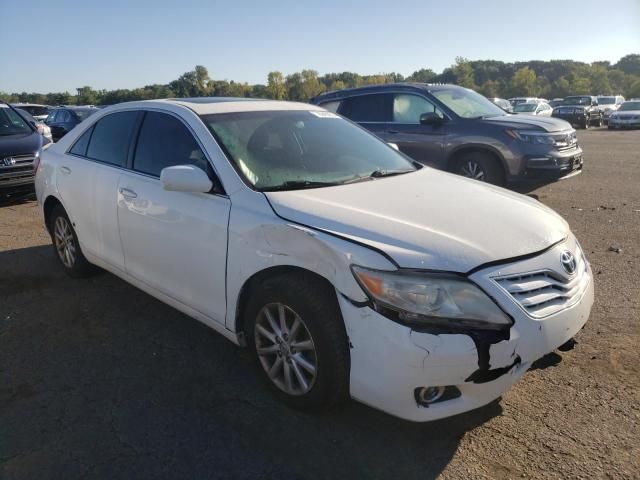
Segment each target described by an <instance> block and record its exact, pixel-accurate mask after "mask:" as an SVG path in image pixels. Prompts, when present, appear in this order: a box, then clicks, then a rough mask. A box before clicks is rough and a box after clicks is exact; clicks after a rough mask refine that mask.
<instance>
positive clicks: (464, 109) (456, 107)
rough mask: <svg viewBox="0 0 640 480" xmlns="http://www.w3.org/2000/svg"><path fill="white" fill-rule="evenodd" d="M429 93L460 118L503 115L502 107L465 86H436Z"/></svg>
mask: <svg viewBox="0 0 640 480" xmlns="http://www.w3.org/2000/svg"><path fill="white" fill-rule="evenodd" d="M431 95H433V96H434V97H436V98H437V99H438V100H440V101H441V102H442V103H443V104H444V105H445V106H446V107H447V108H449V109H450V110H451V111H453V113H455V114H456V115H458V116H459V117H462V118H487V117H497V116H502V115H504V112H503V111H502V109H501V108H500V107H498V106H496V105H494V104H493V103H492V102H490V101H489V100H487V99H486V97H483V96H482V95H480V94H478V93H476V92H474V91H473V90H468V89H466V88H460V87H457V88H455V87H452V88H438V89H437V90H433V91H432V92H431Z"/></svg>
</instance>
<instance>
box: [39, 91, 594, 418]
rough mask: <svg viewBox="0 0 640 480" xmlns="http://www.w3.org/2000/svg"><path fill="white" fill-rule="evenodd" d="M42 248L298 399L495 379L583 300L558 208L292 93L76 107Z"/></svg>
mask: <svg viewBox="0 0 640 480" xmlns="http://www.w3.org/2000/svg"><path fill="white" fill-rule="evenodd" d="M36 191H37V196H38V202H39V205H40V207H41V210H42V215H43V219H44V222H45V225H46V227H47V229H48V230H49V232H50V234H51V236H52V239H53V245H54V251H55V254H56V256H57V257H58V259H59V260H60V264H61V266H62V267H63V268H64V269H65V270H66V271H67V272H68V273H69V274H70V275H71V276H73V277H82V276H86V275H88V274H91V273H92V272H93V271H94V270H95V269H96V266H98V267H101V268H103V269H105V270H108V271H110V272H112V273H113V274H115V275H117V276H119V277H121V278H123V279H124V280H125V281H127V282H130V283H131V284H133V285H135V286H137V287H139V288H141V289H142V290H144V291H146V292H148V293H149V294H151V295H153V296H155V297H157V298H159V299H160V300H162V301H163V302H166V303H167V304H169V305H172V306H173V307H175V308H177V309H179V310H181V311H182V312H184V313H186V314H187V315H189V316H191V317H193V318H195V319H197V320H199V321H201V322H203V323H205V324H207V325H208V326H210V327H211V328H213V329H214V330H216V331H218V332H220V333H221V334H222V335H224V336H225V337H227V338H228V339H229V340H231V341H232V342H234V343H236V344H238V345H241V346H246V347H248V348H249V349H250V351H251V352H252V354H253V356H254V358H255V361H256V363H257V365H258V366H259V369H260V371H261V372H262V374H263V376H264V378H265V380H266V382H267V383H268V385H269V386H270V388H271V389H272V390H273V392H275V393H276V394H277V395H278V396H279V397H280V398H281V399H283V400H284V401H285V402H287V403H288V404H289V405H292V406H294V407H297V408H303V409H318V408H326V407H328V406H331V405H333V404H335V403H337V402H338V401H340V400H342V399H344V398H346V397H348V396H351V397H353V398H355V399H357V400H360V401H362V402H364V403H366V404H369V405H372V406H374V407H376V408H379V409H381V410H384V411H386V412H388V413H390V414H392V415H396V416H398V417H402V418H405V419H408V420H413V421H426V420H433V419H437V418H442V417H447V416H450V415H454V414H457V413H460V412H464V411H467V410H470V409H474V408H477V407H480V406H482V405H485V404H487V403H489V402H491V401H493V400H494V399H496V398H498V397H500V396H501V395H502V394H503V393H504V392H505V391H506V390H507V389H508V388H509V387H510V386H511V385H513V384H514V383H515V382H516V381H517V380H518V379H519V378H520V377H522V376H523V375H524V373H525V372H526V371H527V369H528V368H529V367H530V366H531V364H532V363H533V362H534V361H535V360H537V359H539V358H541V357H542V356H544V355H546V354H547V353H549V352H551V351H553V350H555V349H556V348H558V347H559V346H561V345H563V344H565V343H567V342H570V340H571V339H572V337H573V336H574V335H575V334H576V333H577V332H578V331H579V330H580V329H581V328H582V326H583V325H584V324H585V322H586V321H587V318H588V317H589V312H590V309H591V305H592V303H593V280H592V274H591V269H590V267H589V263H588V262H587V260H586V258H585V255H584V253H583V251H582V250H581V249H580V246H579V244H578V241H577V240H576V238H575V237H574V236H573V235H572V233H571V232H570V230H569V227H568V225H567V223H566V222H565V221H564V220H563V219H562V218H561V217H560V216H558V215H557V214H556V213H554V212H553V211H552V210H550V209H549V208H547V207H545V206H544V205H542V204H541V203H539V202H537V201H536V200H533V199H531V198H528V197H525V196H522V195H518V194H515V193H511V192H509V191H507V190H503V189H500V188H497V187H493V186H490V185H486V184H483V183H480V182H476V181H473V180H468V179H465V178H461V177H458V176H455V175H452V174H449V173H445V172H442V171H438V170H434V169H431V168H428V167H421V166H420V165H419V164H416V163H414V162H412V161H411V160H410V159H408V158H407V157H405V156H404V155H403V154H402V153H400V152H398V151H396V150H394V149H393V148H391V147H390V146H389V145H386V144H385V143H384V142H382V141H380V140H379V139H377V138H376V137H374V136H373V135H371V134H369V133H368V132H366V131H365V130H363V129H361V128H360V127H358V126H356V125H354V124H353V123H351V122H348V121H346V120H344V119H342V118H341V117H339V116H338V115H336V114H333V113H330V112H327V111H326V110H323V109H321V108H319V107H315V106H312V105H306V104H298V103H288V102H275V101H256V100H244V101H243V100H234V99H213V98H212V99H184V100H155V101H146V102H133V103H124V104H120V105H116V106H113V107H109V108H106V109H104V110H101V111H100V112H98V113H96V114H95V115H93V116H91V117H90V118H89V119H88V120H87V121H85V122H83V123H82V124H81V125H79V126H78V127H77V128H75V129H74V130H72V131H71V132H70V133H69V134H68V135H66V136H65V137H64V138H63V139H62V140H60V141H59V142H58V143H57V144H55V145H54V146H52V147H51V148H49V149H47V150H46V151H45V152H43V154H42V160H41V163H40V164H39V167H38V168H37V174H36Z"/></svg>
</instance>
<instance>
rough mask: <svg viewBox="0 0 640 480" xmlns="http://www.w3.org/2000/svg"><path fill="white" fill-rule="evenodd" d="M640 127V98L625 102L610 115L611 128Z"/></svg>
mask: <svg viewBox="0 0 640 480" xmlns="http://www.w3.org/2000/svg"><path fill="white" fill-rule="evenodd" d="M638 127H640V99H637V100H632V101H628V102H624V103H623V104H622V105H621V106H620V108H618V110H616V111H615V112H613V113H612V114H611V116H610V117H609V128H610V129H614V128H638Z"/></svg>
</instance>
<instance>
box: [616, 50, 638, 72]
mask: <svg viewBox="0 0 640 480" xmlns="http://www.w3.org/2000/svg"><path fill="white" fill-rule="evenodd" d="M614 68H616V69H618V70H622V71H623V72H624V73H626V74H627V75H638V76H640V54H637V53H632V54H630V55H625V56H624V57H622V58H621V59H620V60H618V63H616V64H615V65H614Z"/></svg>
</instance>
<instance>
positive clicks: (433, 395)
mask: <svg viewBox="0 0 640 480" xmlns="http://www.w3.org/2000/svg"><path fill="white" fill-rule="evenodd" d="M443 394H444V387H422V388H420V389H419V390H418V402H419V403H421V404H423V405H428V404H430V403H433V402H435V401H436V400H439V399H440V397H442V395H443Z"/></svg>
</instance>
